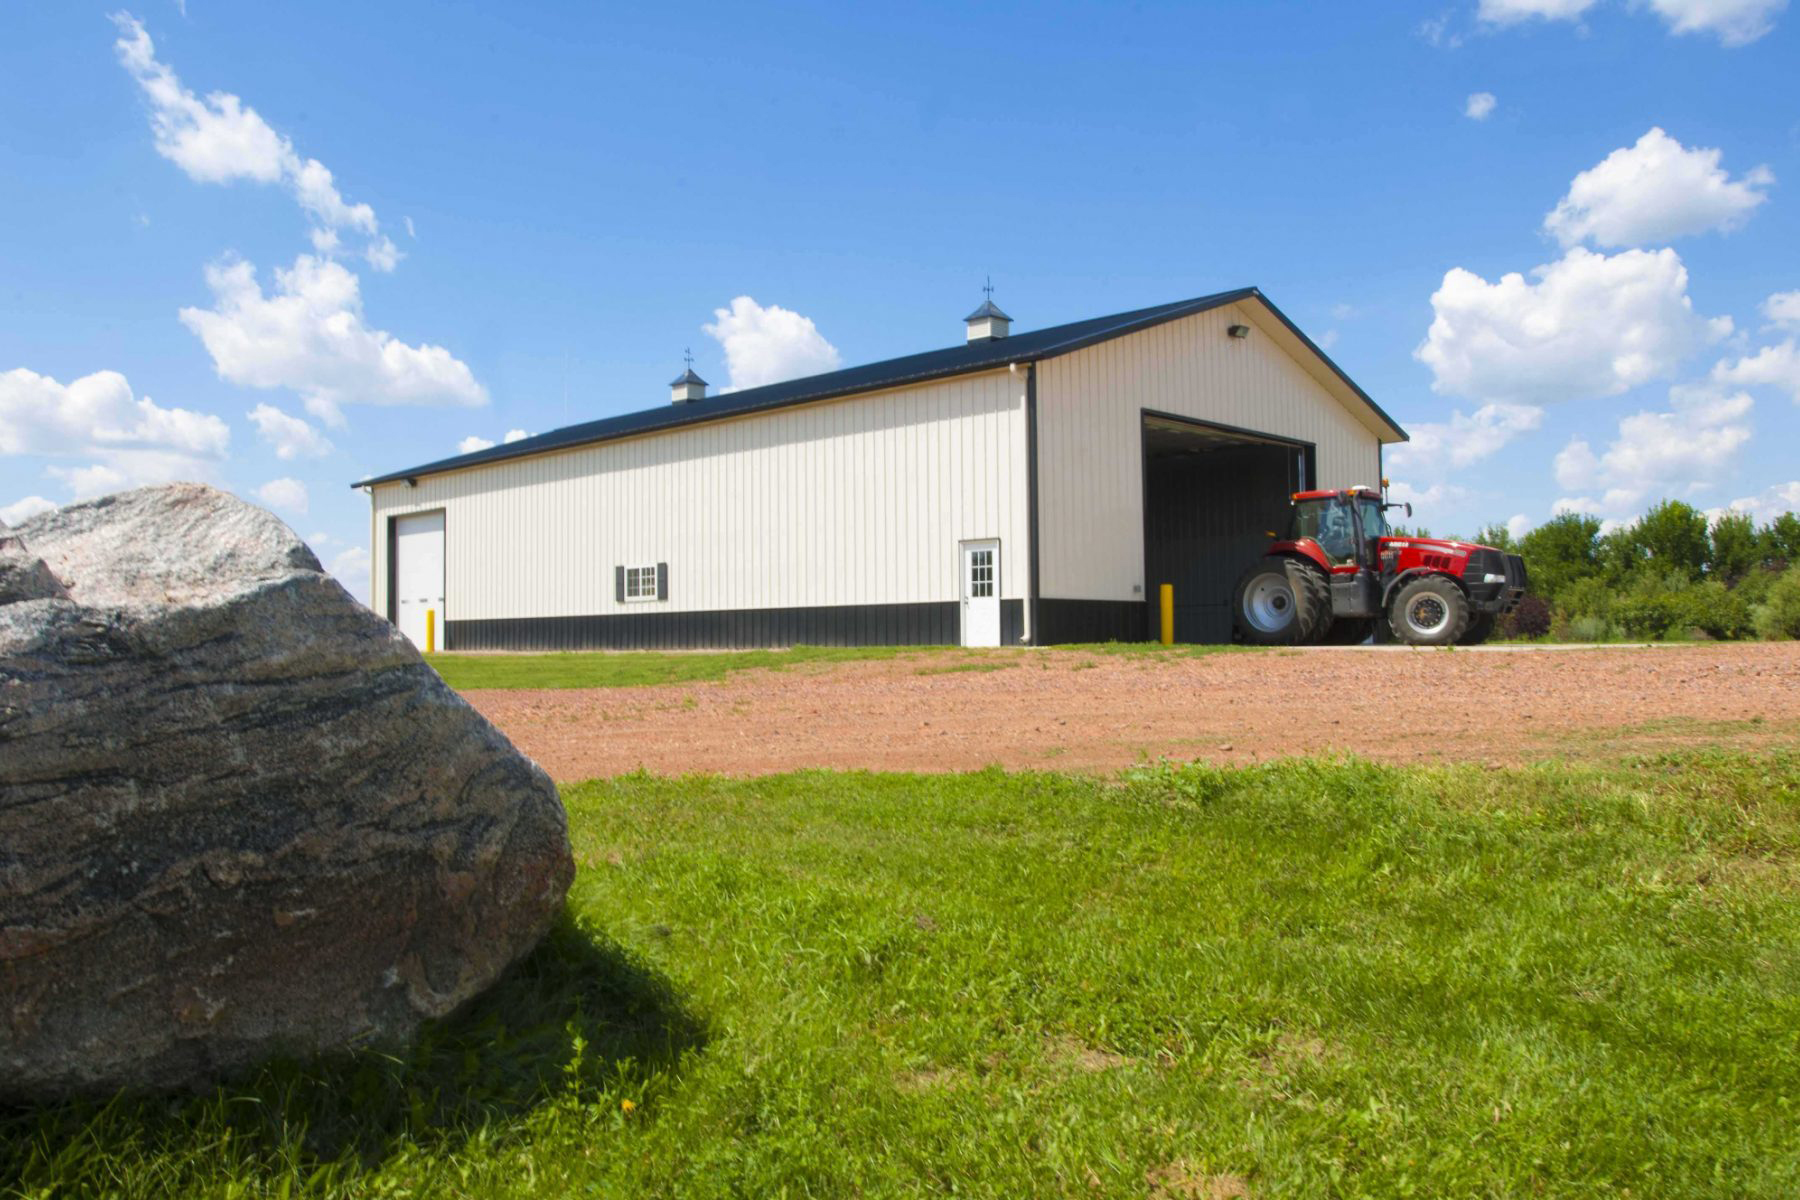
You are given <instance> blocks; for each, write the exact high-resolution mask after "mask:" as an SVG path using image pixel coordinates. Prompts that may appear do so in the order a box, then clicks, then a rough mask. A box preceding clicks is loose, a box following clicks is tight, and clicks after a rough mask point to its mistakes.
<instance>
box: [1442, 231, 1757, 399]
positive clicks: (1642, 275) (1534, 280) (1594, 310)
mask: <svg viewBox="0 0 1800 1200" xmlns="http://www.w3.org/2000/svg"><path fill="white" fill-rule="evenodd" d="M1431 307H1432V311H1433V312H1434V314H1435V317H1434V319H1433V320H1432V322H1431V328H1430V330H1429V331H1428V333H1427V334H1426V337H1425V341H1424V342H1423V343H1421V344H1420V345H1419V347H1418V349H1416V350H1415V351H1414V352H1413V356H1414V357H1415V358H1417V359H1418V360H1419V361H1420V362H1422V363H1424V364H1425V365H1426V366H1428V367H1430V368H1431V373H1432V390H1433V391H1436V392H1438V393H1440V394H1442V395H1449V396H1464V397H1468V398H1470V399H1474V400H1479V401H1482V402H1484V403H1509V404H1543V403H1550V402H1554V401H1559V400H1576V399H1586V398H1592V397H1597V396H1615V395H1618V394H1619V393H1620V392H1624V391H1626V390H1628V389H1630V388H1633V387H1636V386H1637V385H1639V384H1642V383H1646V382H1648V381H1650V380H1654V379H1658V378H1662V377H1665V376H1667V375H1668V374H1669V373H1670V372H1672V371H1673V370H1674V369H1675V367H1676V366H1677V365H1678V364H1679V363H1680V362H1681V361H1682V360H1683V359H1685V358H1686V357H1688V356H1689V355H1690V354H1692V353H1693V352H1695V351H1696V350H1699V349H1700V348H1702V347H1704V346H1706V345H1708V344H1710V343H1712V342H1716V341H1718V340H1719V339H1720V338H1722V337H1724V336H1726V335H1727V334H1729V333H1730V332H1731V328H1732V326H1731V318H1730V317H1711V318H1709V317H1702V316H1700V315H1698V314H1696V313H1695V312H1694V309H1693V304H1692V303H1691V302H1690V301H1689V299H1688V295H1687V268H1686V267H1684V266H1683V265H1682V263H1681V259H1680V257H1679V256H1678V255H1676V253H1675V252H1674V251H1673V250H1668V249H1664V250H1657V251H1646V250H1627V251H1625V252H1624V253H1622V254H1615V255H1611V256H1607V255H1604V254H1596V253H1594V252H1593V251H1590V250H1587V249H1585V248H1583V247H1579V246H1577V247H1575V248H1574V249H1572V250H1570V251H1569V252H1568V253H1567V254H1565V255H1564V256H1563V257H1562V258H1561V259H1559V260H1558V261H1556V262H1553V263H1549V264H1547V265H1545V266H1541V267H1538V268H1536V269H1534V270H1533V271H1532V272H1531V278H1530V279H1529V280H1528V279H1527V278H1526V277H1525V276H1523V275H1521V274H1519V273H1517V272H1511V273H1508V274H1506V275H1502V276H1501V277H1500V278H1499V279H1498V280H1496V281H1495V282H1493V283H1489V282H1488V281H1487V280H1485V279H1483V278H1482V277H1481V276H1479V275H1477V274H1475V273H1474V272H1472V271H1467V270H1464V269H1463V268H1461V267H1455V268H1452V269H1451V270H1450V271H1449V272H1447V273H1446V274H1445V275H1444V281H1443V283H1442V284H1441V285H1440V286H1439V288H1438V290H1437V291H1436V292H1434V293H1432V297H1431Z"/></svg>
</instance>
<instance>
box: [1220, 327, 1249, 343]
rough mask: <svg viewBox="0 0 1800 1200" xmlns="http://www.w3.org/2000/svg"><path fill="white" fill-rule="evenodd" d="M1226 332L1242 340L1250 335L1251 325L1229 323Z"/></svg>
mask: <svg viewBox="0 0 1800 1200" xmlns="http://www.w3.org/2000/svg"><path fill="white" fill-rule="evenodd" d="M1225 332H1226V333H1229V334H1230V335H1231V336H1232V337H1234V338H1237V339H1238V340H1239V341H1242V340H1243V339H1245V338H1247V337H1249V336H1250V327H1249V326H1248V325H1227V326H1226V327H1225Z"/></svg>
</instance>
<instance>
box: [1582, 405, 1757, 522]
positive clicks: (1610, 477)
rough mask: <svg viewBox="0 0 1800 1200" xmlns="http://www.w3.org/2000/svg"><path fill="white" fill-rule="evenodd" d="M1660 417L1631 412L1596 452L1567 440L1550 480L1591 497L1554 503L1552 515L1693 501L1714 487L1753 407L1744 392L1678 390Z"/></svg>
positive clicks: (1744, 434) (1744, 437) (1742, 438)
mask: <svg viewBox="0 0 1800 1200" xmlns="http://www.w3.org/2000/svg"><path fill="white" fill-rule="evenodd" d="M1669 399H1670V402H1671V403H1670V407H1669V410H1668V411H1666V412H1648V411H1646V412H1637V413H1633V414H1631V415H1630V416H1627V417H1624V418H1622V419H1621V420H1620V421H1619V426H1618V435H1617V436H1616V437H1615V438H1613V440H1612V441H1611V442H1610V443H1609V444H1608V445H1607V447H1606V449H1605V450H1604V451H1601V452H1599V453H1596V452H1595V451H1594V449H1593V447H1592V446H1590V445H1589V444H1588V442H1587V441H1586V440H1585V439H1583V438H1573V439H1571V440H1570V441H1569V443H1568V444H1567V445H1566V446H1564V447H1563V448H1562V450H1561V451H1560V452H1559V453H1558V454H1557V456H1556V460H1555V470H1556V482H1557V485H1558V486H1559V487H1562V488H1564V489H1566V490H1570V491H1582V492H1592V491H1595V490H1598V491H1599V492H1600V495H1599V497H1598V498H1597V499H1596V498H1595V497H1593V496H1592V495H1582V496H1576V497H1568V498H1565V499H1563V500H1559V501H1558V502H1557V511H1559V512H1568V511H1579V512H1591V513H1596V514H1611V515H1613V516H1622V515H1626V514H1629V513H1631V512H1633V511H1635V510H1636V509H1637V508H1639V507H1640V506H1641V505H1643V504H1644V503H1646V502H1648V501H1651V500H1655V499H1658V498H1660V497H1663V496H1691V495H1694V494H1696V493H1698V492H1701V491H1704V490H1706V489H1707V488H1709V487H1710V486H1712V485H1713V484H1714V483H1716V482H1717V481H1718V480H1719V479H1720V478H1721V477H1722V476H1723V475H1724V474H1725V473H1726V471H1727V470H1728V469H1729V468H1730V466H1731V465H1732V463H1733V462H1734V460H1735V459H1736V456H1737V452H1738V451H1739V450H1740V449H1741V448H1742V447H1743V446H1744V444H1745V443H1746V442H1748V441H1749V440H1750V426H1749V425H1748V424H1747V418H1748V417H1749V415H1750V411H1751V409H1752V408H1753V407H1754V401H1752V400H1751V398H1750V397H1749V396H1748V395H1746V394H1745V393H1743V392H1725V391H1718V390H1715V389H1712V388H1707V387H1678V388H1672V389H1670V392H1669Z"/></svg>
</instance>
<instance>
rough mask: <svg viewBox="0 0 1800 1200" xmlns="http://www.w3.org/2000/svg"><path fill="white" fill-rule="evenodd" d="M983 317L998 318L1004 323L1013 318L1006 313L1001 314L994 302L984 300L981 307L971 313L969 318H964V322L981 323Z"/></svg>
mask: <svg viewBox="0 0 1800 1200" xmlns="http://www.w3.org/2000/svg"><path fill="white" fill-rule="evenodd" d="M983 317H998V318H999V319H1000V320H1002V321H1010V320H1012V318H1011V317H1009V316H1007V315H1006V314H1005V313H1003V312H1001V311H1000V310H999V308H998V307H996V306H995V304H994V302H993V301H992V300H983V301H982V302H981V307H980V308H978V309H976V310H975V311H974V312H972V313H970V314H969V315H968V316H966V317H964V318H963V320H965V321H979V320H981V319H982V318H983Z"/></svg>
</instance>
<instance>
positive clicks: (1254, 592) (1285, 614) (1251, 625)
mask: <svg viewBox="0 0 1800 1200" xmlns="http://www.w3.org/2000/svg"><path fill="white" fill-rule="evenodd" d="M1233 599H1234V603H1233V605H1232V618H1233V621H1234V623H1235V624H1236V625H1237V629H1238V634H1239V635H1240V636H1241V637H1242V638H1243V639H1244V640H1245V641H1246V642H1249V643H1250V644H1252V645H1255V646H1306V645H1311V644H1312V643H1314V642H1317V641H1318V640H1319V639H1320V638H1322V637H1324V636H1325V631H1326V630H1327V629H1329V628H1330V627H1331V584H1330V583H1329V582H1328V581H1327V580H1326V578H1325V572H1323V571H1321V570H1319V568H1317V567H1315V566H1313V565H1312V564H1311V563H1308V562H1302V561H1301V560H1299V559H1297V558H1265V559H1263V560H1262V561H1261V562H1259V563H1257V564H1256V565H1255V566H1253V567H1251V568H1250V569H1249V570H1248V571H1245V572H1244V574H1243V577H1242V578H1240V579H1239V580H1238V585H1237V591H1236V592H1235V593H1234V596H1233Z"/></svg>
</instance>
